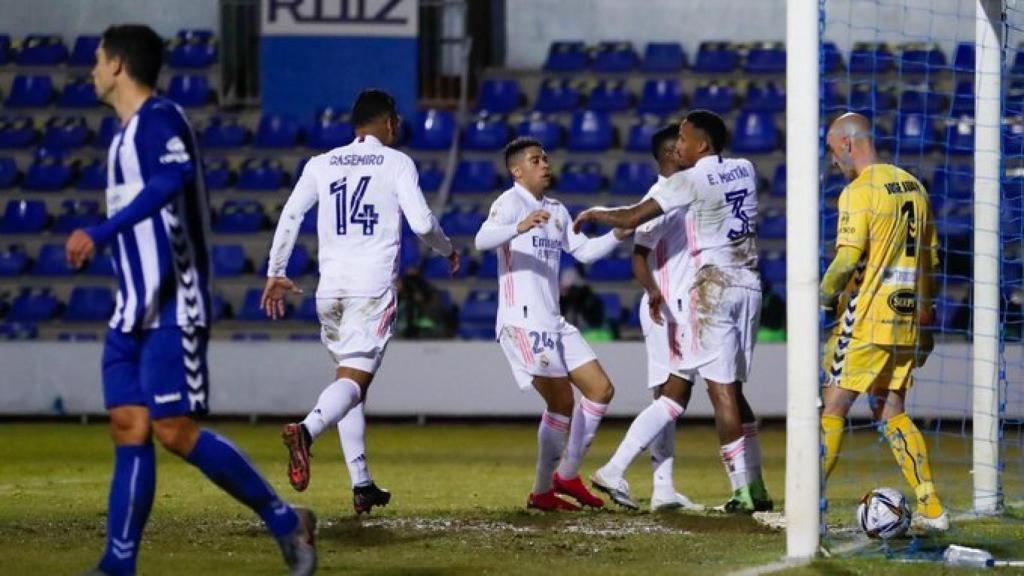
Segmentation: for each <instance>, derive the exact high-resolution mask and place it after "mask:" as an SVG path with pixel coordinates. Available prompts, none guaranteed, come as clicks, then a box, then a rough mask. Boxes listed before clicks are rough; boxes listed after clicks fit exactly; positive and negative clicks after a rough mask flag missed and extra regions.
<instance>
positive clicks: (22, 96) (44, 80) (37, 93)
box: [4, 74, 53, 108]
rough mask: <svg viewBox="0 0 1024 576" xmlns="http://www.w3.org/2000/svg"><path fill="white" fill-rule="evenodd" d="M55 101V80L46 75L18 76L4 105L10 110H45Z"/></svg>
mask: <svg viewBox="0 0 1024 576" xmlns="http://www.w3.org/2000/svg"><path fill="white" fill-rule="evenodd" d="M51 100H53V80H52V79H51V78H50V77H49V76H48V75H46V74H31V75H30V74H18V75H17V76H15V77H14V82H13V83H12V84H11V93H10V94H8V95H7V100H5V101H4V105H5V106H7V107H8V108H44V107H46V106H48V105H49V104H50V101H51Z"/></svg>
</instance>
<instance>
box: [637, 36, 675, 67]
mask: <svg viewBox="0 0 1024 576" xmlns="http://www.w3.org/2000/svg"><path fill="white" fill-rule="evenodd" d="M685 67H686V53H685V52H683V47H682V46H680V45H679V43H678V42H649V43H648V44H647V47H646V48H644V58H643V60H641V61H640V71H641V72H649V73H657V72H679V71H680V70H682V69H683V68H685Z"/></svg>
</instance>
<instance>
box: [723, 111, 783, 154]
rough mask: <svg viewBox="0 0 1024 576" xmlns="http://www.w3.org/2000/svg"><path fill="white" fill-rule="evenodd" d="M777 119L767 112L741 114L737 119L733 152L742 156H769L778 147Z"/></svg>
mask: <svg viewBox="0 0 1024 576" xmlns="http://www.w3.org/2000/svg"><path fill="white" fill-rule="evenodd" d="M778 140H779V133H778V129H777V128H776V126H775V117H774V116H773V115H772V114H769V113H765V112H741V113H740V115H739V117H738V118H736V129H735V130H734V131H733V141H732V150H733V152H736V153H740V154H767V153H768V152H771V151H773V150H775V147H776V146H777V145H778Z"/></svg>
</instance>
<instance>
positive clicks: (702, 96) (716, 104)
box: [691, 82, 736, 114]
mask: <svg viewBox="0 0 1024 576" xmlns="http://www.w3.org/2000/svg"><path fill="white" fill-rule="evenodd" d="M691 104H692V106H691V107H692V108H693V109H695V110H701V109H703V110H710V111H712V112H716V113H718V114H726V113H728V112H730V111H732V109H733V106H735V104H736V93H735V91H734V90H733V88H732V86H728V85H726V84H719V83H717V82H711V83H710V84H704V85H702V86H699V87H697V90H696V91H694V93H693V102H691Z"/></svg>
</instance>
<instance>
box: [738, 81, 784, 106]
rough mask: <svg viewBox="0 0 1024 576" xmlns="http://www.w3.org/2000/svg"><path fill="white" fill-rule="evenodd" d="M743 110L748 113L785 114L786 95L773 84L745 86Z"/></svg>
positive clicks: (752, 83)
mask: <svg viewBox="0 0 1024 576" xmlns="http://www.w3.org/2000/svg"><path fill="white" fill-rule="evenodd" d="M743 110H746V111H749V112H785V111H786V93H785V92H784V91H783V90H782V89H781V88H779V85H778V84H776V83H775V82H765V83H763V84H762V83H757V82H751V83H750V84H749V85H747V93H746V96H745V97H744V99H743Z"/></svg>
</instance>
